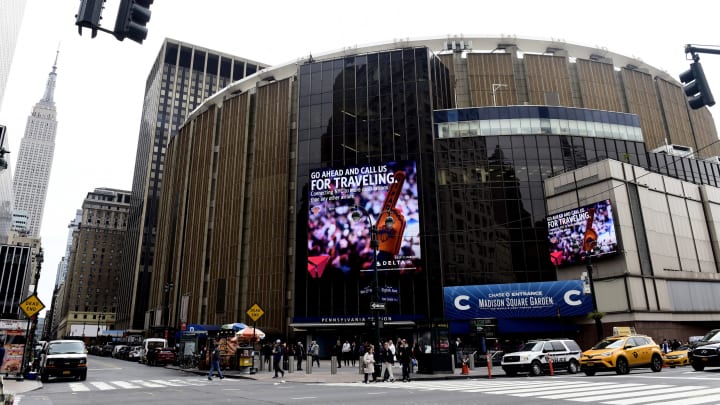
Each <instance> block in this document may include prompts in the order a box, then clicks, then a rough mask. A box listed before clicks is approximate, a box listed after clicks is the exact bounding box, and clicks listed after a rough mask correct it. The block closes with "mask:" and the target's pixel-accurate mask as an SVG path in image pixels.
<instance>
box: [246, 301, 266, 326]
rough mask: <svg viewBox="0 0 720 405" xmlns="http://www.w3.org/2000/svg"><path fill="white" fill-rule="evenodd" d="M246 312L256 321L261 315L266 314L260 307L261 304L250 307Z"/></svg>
mask: <svg viewBox="0 0 720 405" xmlns="http://www.w3.org/2000/svg"><path fill="white" fill-rule="evenodd" d="M246 314H248V316H249V317H250V319H252V320H253V322H255V321H257V320H258V319H260V317H261V316H263V314H265V311H263V310H262V308H260V305H258V304H254V305H253V306H251V307H250V309H248V310H247V312H246Z"/></svg>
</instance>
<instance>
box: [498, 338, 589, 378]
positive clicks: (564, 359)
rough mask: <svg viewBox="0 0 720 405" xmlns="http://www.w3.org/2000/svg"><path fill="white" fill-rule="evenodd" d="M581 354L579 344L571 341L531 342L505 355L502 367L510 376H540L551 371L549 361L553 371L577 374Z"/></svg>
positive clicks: (542, 340) (543, 340) (548, 340)
mask: <svg viewBox="0 0 720 405" xmlns="http://www.w3.org/2000/svg"><path fill="white" fill-rule="evenodd" d="M581 352H582V349H580V346H579V345H578V344H577V342H575V341H574V340H570V339H541V340H531V341H529V342H527V343H525V345H524V346H523V348H522V350H520V351H517V352H514V353H507V354H505V355H504V356H503V358H502V362H501V363H500V365H501V366H502V369H503V371H505V374H507V375H509V376H514V375H517V373H530V375H533V376H538V375H541V374H543V373H548V372H549V371H550V362H549V361H548V359H549V360H550V361H551V362H552V367H553V371H560V370H566V371H567V372H568V373H570V374H575V373H577V372H578V369H579V365H580V363H579V359H580V353H581Z"/></svg>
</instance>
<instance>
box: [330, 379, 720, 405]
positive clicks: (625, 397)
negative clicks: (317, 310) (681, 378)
mask: <svg viewBox="0 0 720 405" xmlns="http://www.w3.org/2000/svg"><path fill="white" fill-rule="evenodd" d="M663 382H664V381H663ZM680 384H682V383H680ZM680 384H675V385H672V384H640V383H614V382H593V381H589V380H587V379H583V380H581V381H578V380H561V379H556V380H547V379H546V380H543V381H542V382H540V383H535V382H530V381H522V382H519V380H510V381H508V382H505V381H486V380H464V381H463V382H449V381H448V382H446V381H423V382H415V381H413V382H411V383H409V384H372V385H370V387H374V388H377V389H378V390H379V391H378V392H380V391H384V390H386V389H389V388H396V389H407V390H421V391H441V390H444V391H459V392H467V393H482V394H490V395H508V396H513V397H520V398H536V399H544V400H555V401H562V400H565V401H572V402H582V403H597V404H605V405H640V404H642V405H701V404H720V388H710V387H707V386H702V385H680ZM323 385H332V386H346V387H361V386H363V387H367V386H366V385H363V384H357V383H336V384H333V383H330V384H327V383H326V384H323Z"/></svg>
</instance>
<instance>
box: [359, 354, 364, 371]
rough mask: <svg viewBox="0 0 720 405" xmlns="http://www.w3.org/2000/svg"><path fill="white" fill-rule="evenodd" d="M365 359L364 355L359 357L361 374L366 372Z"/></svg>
mask: <svg viewBox="0 0 720 405" xmlns="http://www.w3.org/2000/svg"><path fill="white" fill-rule="evenodd" d="M363 361H365V360H363V356H360V358H359V359H358V369H359V370H360V375H364V374H365V367H363Z"/></svg>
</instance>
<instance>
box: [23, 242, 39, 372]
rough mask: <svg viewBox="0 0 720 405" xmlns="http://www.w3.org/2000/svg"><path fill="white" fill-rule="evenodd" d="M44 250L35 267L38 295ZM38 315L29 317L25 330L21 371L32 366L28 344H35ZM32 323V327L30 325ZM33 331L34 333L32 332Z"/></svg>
mask: <svg viewBox="0 0 720 405" xmlns="http://www.w3.org/2000/svg"><path fill="white" fill-rule="evenodd" d="M43 258H44V255H43V250H42V248H40V250H39V251H38V252H37V254H36V255H35V262H36V264H37V269H35V285H34V286H33V295H35V296H37V290H38V283H39V282H40V270H42V262H43ZM37 317H38V315H37V314H35V315H33V316H32V317H31V318H30V319H28V325H27V329H26V331H25V346H23V356H22V362H21V363H22V364H20V373H21V374H22V373H24V372H25V367H30V362H29V360H30V359H29V357H30V353H31V352H30V351H29V350H28V345H30V344H33V346H32V347H33V348H34V347H35V346H34V341H35V339H34V338H33V336H34V335H35V329H36V328H37ZM31 325H32V329H31V328H30V326H31ZM31 331H32V333H30V332H31Z"/></svg>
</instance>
